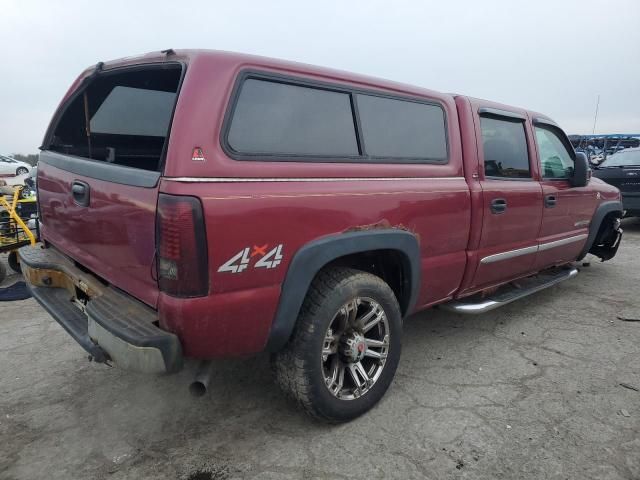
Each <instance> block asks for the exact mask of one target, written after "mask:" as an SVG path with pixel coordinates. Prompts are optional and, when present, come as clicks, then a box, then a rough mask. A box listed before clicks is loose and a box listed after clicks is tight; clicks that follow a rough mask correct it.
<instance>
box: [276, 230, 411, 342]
mask: <svg viewBox="0 0 640 480" xmlns="http://www.w3.org/2000/svg"><path fill="white" fill-rule="evenodd" d="M384 251H392V252H394V253H395V254H396V255H397V259H398V260H399V261H400V263H401V268H402V271H403V272H404V273H405V275H403V283H404V284H403V288H404V290H403V291H404V292H406V293H405V294H403V295H400V297H399V298H398V302H399V303H400V309H401V311H402V314H403V315H406V314H408V313H410V312H411V311H412V310H413V307H414V306H415V304H416V300H417V296H418V290H419V287H420V248H419V243H418V239H417V237H416V236H415V235H414V234H412V233H411V232H408V231H405V230H397V229H380V230H368V231H359V232H348V233H341V234H336V235H329V236H327V237H323V238H320V239H317V240H314V241H312V242H309V243H307V244H305V245H304V246H302V247H301V248H300V249H299V250H298V251H297V252H296V254H295V255H294V257H293V259H292V260H291V263H290V264H289V268H288V269H287V274H286V277H285V279H284V282H283V283H282V289H281V293H280V301H279V303H278V308H277V310H276V314H275V316H274V319H273V322H272V325H271V330H270V332H269V338H268V340H267V346H266V349H267V350H268V351H272V352H273V351H277V350H280V349H281V348H282V347H283V346H284V345H285V344H286V343H287V341H288V340H289V337H290V336H291V333H292V331H293V328H294V326H295V323H296V320H297V317H298V314H299V312H300V308H301V307H302V302H303V301H304V298H305V296H306V294H307V292H308V290H309V287H310V286H311V282H312V281H313V279H314V278H315V276H316V275H317V274H318V272H320V271H321V270H322V269H323V268H325V267H326V266H329V265H331V264H332V263H334V264H341V265H345V263H344V259H347V258H354V257H353V256H354V255H358V254H370V253H374V252H378V253H379V252H384ZM347 264H348V262H347ZM395 293H396V295H397V292H395Z"/></svg>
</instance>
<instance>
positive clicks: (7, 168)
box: [0, 155, 31, 177]
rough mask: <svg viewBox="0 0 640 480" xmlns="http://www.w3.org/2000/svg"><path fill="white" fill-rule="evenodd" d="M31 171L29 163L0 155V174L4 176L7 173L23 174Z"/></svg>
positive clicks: (7, 174)
mask: <svg viewBox="0 0 640 480" xmlns="http://www.w3.org/2000/svg"><path fill="white" fill-rule="evenodd" d="M29 171H31V165H29V164H28V163H25V162H20V161H18V160H16V159H15V158H11V157H6V156H4V155H0V176H1V177H5V176H9V175H15V176H19V175H25V174H27V173H29Z"/></svg>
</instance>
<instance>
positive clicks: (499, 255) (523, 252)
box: [480, 233, 588, 263]
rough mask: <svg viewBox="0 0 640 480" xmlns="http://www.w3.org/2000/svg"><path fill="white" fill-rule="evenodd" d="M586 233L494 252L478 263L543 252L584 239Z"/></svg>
mask: <svg viewBox="0 0 640 480" xmlns="http://www.w3.org/2000/svg"><path fill="white" fill-rule="evenodd" d="M587 237H588V235H587V234H586V233H582V234H580V235H574V236H573V237H567V238H561V239H560V240H554V241H553V242H546V243H541V244H540V245H532V246H531V247H524V248H518V249H517V250H509V251H507V252H501V253H496V254H494V255H489V256H488V257H483V258H482V259H481V260H480V263H494V262H500V261H502V260H509V259H510V258H515V257H519V256H521V255H529V254H530V253H537V252H543V251H545V250H550V249H552V248H556V247H561V246H563V245H568V244H570V243H574V242H581V241H582V240H584V239H586V238H587Z"/></svg>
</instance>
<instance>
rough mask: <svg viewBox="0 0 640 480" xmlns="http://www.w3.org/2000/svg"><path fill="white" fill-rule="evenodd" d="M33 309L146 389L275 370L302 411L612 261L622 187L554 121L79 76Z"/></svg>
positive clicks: (165, 75)
mask: <svg viewBox="0 0 640 480" xmlns="http://www.w3.org/2000/svg"><path fill="white" fill-rule="evenodd" d="M41 150H42V152H41V154H40V162H39V167H38V182H37V185H38V201H39V209H40V215H41V221H42V228H41V235H42V239H43V245H42V248H36V249H33V248H30V249H29V248H24V249H22V250H21V252H20V255H21V265H22V270H23V272H24V274H25V277H26V280H27V282H28V284H29V287H30V289H31V291H32V293H33V296H34V297H35V298H36V300H38V302H40V303H41V304H42V306H43V307H44V308H45V309H46V310H47V311H48V312H49V313H50V314H51V315H52V316H53V317H54V318H55V319H56V320H57V321H58V322H59V323H60V324H61V325H62V326H63V327H64V328H65V330H67V332H68V333H69V334H70V335H71V336H72V337H73V338H74V339H75V340H76V341H77V342H78V343H79V344H80V345H81V346H82V347H84V349H86V350H87V351H88V352H89V354H90V358H92V359H94V360H96V361H99V362H107V363H108V362H113V363H115V364H116V365H118V366H121V367H123V368H127V369H131V370H136V371H142V372H175V371H177V370H179V369H181V368H182V366H183V360H184V359H185V358H187V357H188V358H195V359H200V360H201V363H200V366H199V367H198V369H197V374H196V380H195V381H194V384H193V385H192V387H193V391H194V392H199V393H202V392H204V391H205V389H206V386H207V383H208V375H207V372H210V369H211V362H210V361H208V360H210V359H214V358H220V357H232V356H247V355H253V354H256V353H258V352H261V351H265V350H266V351H269V352H272V354H273V355H272V359H273V361H272V363H273V367H274V371H275V377H276V379H277V381H278V382H279V383H280V384H281V385H282V387H283V388H284V389H285V390H286V391H287V392H289V393H290V394H291V395H292V396H293V397H294V398H295V399H296V400H297V401H298V402H299V403H300V404H301V405H302V407H303V408H304V409H306V410H307V411H308V412H309V413H311V414H312V415H315V416H316V417H319V418H322V419H325V420H327V421H334V422H337V421H346V420H349V419H351V418H354V417H356V416H358V415H360V414H362V413H363V412H365V411H367V410H368V409H369V408H371V407H372V406H373V405H374V404H375V403H376V402H377V401H378V400H379V399H380V398H381V397H382V396H383V394H384V393H385V391H386V390H387V388H388V386H389V384H390V383H391V381H392V378H393V376H394V373H395V370H396V367H397V365H398V361H399V358H400V348H401V335H402V319H403V318H404V317H406V316H407V315H409V314H411V313H412V312H416V311H418V310H422V309H425V308H427V307H431V306H434V305H441V308H447V309H450V310H453V311H455V312H459V313H463V314H466V313H481V312H486V311H489V310H491V309H493V308H496V307H499V306H501V305H504V304H506V303H509V302H511V301H513V300H515V299H518V298H521V297H523V296H525V295H528V294H531V293H533V292H536V291H539V290H541V289H543V288H545V287H549V286H551V285H553V284H555V283H557V282H559V281H562V280H565V279H568V278H570V277H572V276H574V275H575V274H576V273H577V270H576V269H575V268H574V267H573V266H572V262H574V261H575V260H578V259H582V258H583V257H584V256H585V255H586V254H587V253H588V252H591V253H594V254H595V255H598V256H599V257H601V258H602V259H603V260H607V259H609V258H611V257H613V256H614V255H615V253H616V250H617V248H618V245H619V243H620V239H621V234H622V232H621V230H620V229H619V224H620V221H619V219H620V217H621V216H622V214H623V209H622V205H621V202H620V193H619V191H618V189H616V188H615V187H612V186H610V185H607V184H606V183H604V182H602V181H600V180H598V179H595V178H590V171H589V168H588V164H587V160H586V157H585V156H584V155H583V154H579V153H578V154H577V153H575V152H574V150H573V149H572V147H571V144H570V143H569V140H568V139H567V137H566V135H565V134H564V132H563V131H562V130H561V129H560V127H559V126H558V125H557V124H556V123H554V122H553V121H552V120H551V119H549V118H548V117H546V116H544V115H541V114H538V113H534V112H530V111H527V110H523V109H521V108H515V107H510V106H507V105H501V104H497V103H494V102H489V101H485V100H478V99H474V98H469V97H465V96H461V95H452V94H443V93H438V92H434V91H431V90H425V89H423V88H418V87H413V86H409V85H402V84H398V83H393V82H388V81H383V80H378V79H374V78H368V77H364V76H359V75H352V74H349V73H345V72H339V71H333V70H328V69H324V68H316V67H312V66H308V65H301V64H296V63H290V62H284V61H279V60H272V59H267V58H260V57H254V56H248V55H239V54H232V53H224V52H216V51H198V50H179V51H174V50H166V51H163V52H160V53H152V54H147V55H144V56H140V57H134V58H125V59H121V60H116V61H113V62H108V63H99V64H98V65H96V66H95V67H92V68H89V69H87V70H86V71H85V72H83V73H82V74H81V75H80V76H79V78H78V79H77V80H76V82H75V83H74V84H73V85H72V86H71V88H70V89H69V91H68V92H67V94H66V95H65V97H64V99H63V100H62V102H61V104H60V106H59V108H58V110H57V112H56V113H55V115H54V117H53V119H52V122H51V125H50V127H49V129H48V131H47V133H46V135H45V138H44V142H43V145H42V147H41Z"/></svg>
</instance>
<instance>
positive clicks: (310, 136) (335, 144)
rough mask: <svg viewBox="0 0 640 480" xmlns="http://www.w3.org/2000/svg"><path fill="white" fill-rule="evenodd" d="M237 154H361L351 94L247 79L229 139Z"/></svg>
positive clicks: (243, 85)
mask: <svg viewBox="0 0 640 480" xmlns="http://www.w3.org/2000/svg"><path fill="white" fill-rule="evenodd" d="M227 141H228V143H229V146H230V147H231V148H232V149H233V150H234V151H236V152H238V153H245V154H260V153H263V154H272V155H273V154H276V155H277V154H281V155H308V156H354V155H358V154H359V152H358V142H357V140H356V132H355V125H354V121H353V112H352V108H351V99H350V97H349V94H347V93H341V92H334V91H329V90H323V89H318V88H311V87H306V86H298V85H290V84H285V83H278V82H272V81H267V80H258V79H253V78H250V79H247V80H245V81H244V83H243V84H242V88H241V90H240V94H239V96H238V99H237V102H236V106H235V110H234V115H233V118H232V120H231V124H230V127H229V132H228V136H227Z"/></svg>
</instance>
